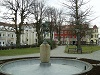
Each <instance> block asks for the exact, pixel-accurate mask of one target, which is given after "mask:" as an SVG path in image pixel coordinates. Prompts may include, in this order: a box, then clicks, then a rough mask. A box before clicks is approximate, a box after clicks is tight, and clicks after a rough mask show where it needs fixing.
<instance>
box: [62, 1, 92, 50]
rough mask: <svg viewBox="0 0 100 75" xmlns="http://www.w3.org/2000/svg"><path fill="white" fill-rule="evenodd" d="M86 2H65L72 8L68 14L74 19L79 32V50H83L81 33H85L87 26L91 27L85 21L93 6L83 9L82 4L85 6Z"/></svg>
mask: <svg viewBox="0 0 100 75" xmlns="http://www.w3.org/2000/svg"><path fill="white" fill-rule="evenodd" d="M86 3H87V2H86ZM86 3H85V2H84V1H83V0H68V1H67V3H63V4H64V5H65V6H66V7H67V8H68V9H69V10H70V12H69V13H68V15H70V17H72V19H73V20H72V24H73V25H74V28H75V29H74V30H75V31H76V34H77V50H78V51H82V48H81V35H82V34H85V30H86V28H89V27H88V25H86V24H85V23H86V21H87V17H88V16H89V14H90V11H91V8H87V9H86V10H85V11H82V6H84V5H85V4H86Z"/></svg>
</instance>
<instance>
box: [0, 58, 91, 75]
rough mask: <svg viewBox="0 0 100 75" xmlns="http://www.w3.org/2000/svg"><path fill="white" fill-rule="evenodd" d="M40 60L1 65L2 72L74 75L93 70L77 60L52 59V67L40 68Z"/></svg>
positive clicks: (11, 74)
mask: <svg viewBox="0 0 100 75" xmlns="http://www.w3.org/2000/svg"><path fill="white" fill-rule="evenodd" d="M40 63H41V61H40V59H39V58H32V59H21V60H16V61H11V62H7V63H4V64H2V65H1V67H0V71H1V72H2V73H4V74H7V75H56V74H57V75H73V74H76V75H77V74H82V73H85V72H88V71H90V70H91V69H92V65H91V64H89V63H87V62H83V61H80V60H76V59H65V58H51V59H50V62H49V63H51V66H46V65H44V66H40Z"/></svg>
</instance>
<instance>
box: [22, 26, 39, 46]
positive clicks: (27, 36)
mask: <svg viewBox="0 0 100 75" xmlns="http://www.w3.org/2000/svg"><path fill="white" fill-rule="evenodd" d="M36 34H37V33H36V28H33V27H24V33H23V34H21V44H22V45H26V44H27V45H33V44H36V43H37V42H38V41H37V35H36Z"/></svg>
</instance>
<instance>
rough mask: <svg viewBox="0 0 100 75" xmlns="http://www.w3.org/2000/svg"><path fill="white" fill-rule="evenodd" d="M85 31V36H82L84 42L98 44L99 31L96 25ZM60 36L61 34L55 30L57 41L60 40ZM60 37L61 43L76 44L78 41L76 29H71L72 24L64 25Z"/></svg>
mask: <svg viewBox="0 0 100 75" xmlns="http://www.w3.org/2000/svg"><path fill="white" fill-rule="evenodd" d="M85 33H86V34H85V36H82V38H81V42H82V44H89V43H90V42H92V43H95V44H97V42H98V36H99V33H98V27H97V26H96V25H94V26H93V28H89V30H87V31H85ZM58 36H59V34H58V33H57V32H56V31H55V32H54V40H56V42H59V41H58ZM60 38H61V39H60V42H61V44H66V43H68V44H75V43H76V42H77V35H76V33H75V31H73V30H72V29H71V26H70V25H64V26H62V27H61V31H60Z"/></svg>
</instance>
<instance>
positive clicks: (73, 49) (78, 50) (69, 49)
mask: <svg viewBox="0 0 100 75" xmlns="http://www.w3.org/2000/svg"><path fill="white" fill-rule="evenodd" d="M71 50H72V51H73V52H74V53H75V52H77V53H78V52H79V53H81V54H82V49H77V48H68V53H69V51H71Z"/></svg>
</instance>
